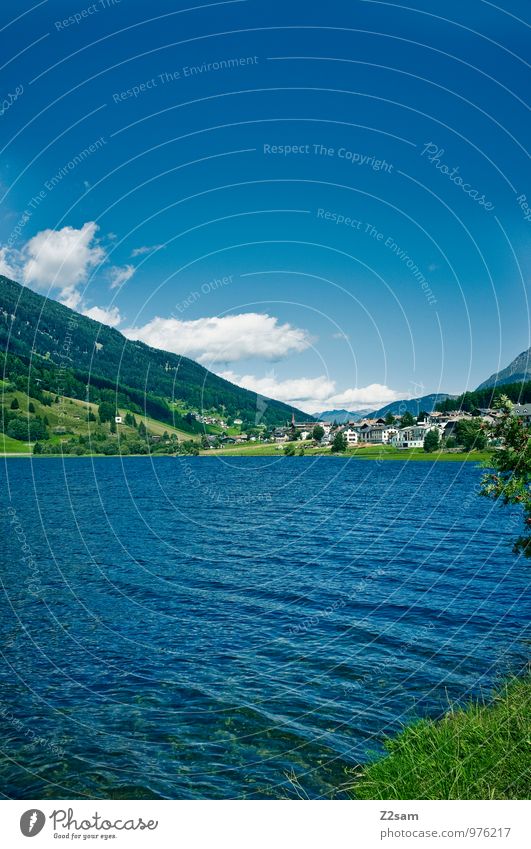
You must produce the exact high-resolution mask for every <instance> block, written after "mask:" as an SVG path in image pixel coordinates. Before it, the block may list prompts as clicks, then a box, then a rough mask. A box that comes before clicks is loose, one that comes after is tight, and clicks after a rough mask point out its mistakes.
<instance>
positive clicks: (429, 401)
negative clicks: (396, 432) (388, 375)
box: [314, 392, 457, 424]
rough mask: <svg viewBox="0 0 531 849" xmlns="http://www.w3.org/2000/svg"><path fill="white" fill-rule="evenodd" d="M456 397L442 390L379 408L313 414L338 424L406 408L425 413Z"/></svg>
mask: <svg viewBox="0 0 531 849" xmlns="http://www.w3.org/2000/svg"><path fill="white" fill-rule="evenodd" d="M456 397H457V396H456V395H447V394H446V393H444V392H439V393H434V394H432V395H423V396H422V397H421V398H409V399H403V400H401V401H393V402H392V403H391V404H386V405H385V407H380V409H379V410H369V409H364V410H356V411H355V412H349V410H325V412H323V413H314V416H315V418H316V419H319V421H321V422H337V423H338V424H344V423H345V422H355V421H359V420H360V419H364V418H366V417H369V418H372V419H379V418H384V417H385V416H386V415H387V413H393V415H395V416H399V415H401V414H402V413H405V412H406V410H407V412H409V413H411V415H413V416H418V414H419V413H420V412H421V411H422V410H424V412H426V413H431V412H432V411H433V410H434V409H435V405H436V404H438V403H439V401H445V400H446V398H456Z"/></svg>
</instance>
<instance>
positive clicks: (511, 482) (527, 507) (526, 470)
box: [480, 395, 531, 557]
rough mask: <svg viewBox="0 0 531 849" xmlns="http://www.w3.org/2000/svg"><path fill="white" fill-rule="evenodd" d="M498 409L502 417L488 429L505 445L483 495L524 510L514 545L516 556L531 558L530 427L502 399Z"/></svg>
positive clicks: (483, 483) (493, 458)
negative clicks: (521, 528)
mask: <svg viewBox="0 0 531 849" xmlns="http://www.w3.org/2000/svg"><path fill="white" fill-rule="evenodd" d="M496 406H497V407H498V409H500V411H501V413H502V415H501V417H500V418H499V419H498V420H497V421H496V422H494V424H492V425H489V426H488V430H487V432H488V435H489V436H490V437H491V438H493V439H496V440H501V441H502V445H503V447H502V448H498V449H496V450H495V451H493V452H492V456H491V460H490V462H489V465H490V466H493V467H494V472H489V473H487V474H485V475H484V476H483V478H482V481H481V491H480V494H481V495H483V496H485V497H487V498H493V499H494V500H500V501H501V502H502V503H503V504H516V505H518V506H520V507H522V508H523V518H524V526H525V532H524V533H523V534H522V535H521V536H519V537H518V538H517V540H516V542H515V544H514V551H515V552H517V553H518V552H522V553H523V554H525V555H526V557H531V430H530V428H529V425H528V424H525V423H524V422H523V421H522V419H520V418H518V416H515V415H514V413H513V404H512V402H511V401H510V400H509V398H508V397H507V396H506V395H502V397H501V398H500V400H499V402H497V404H496Z"/></svg>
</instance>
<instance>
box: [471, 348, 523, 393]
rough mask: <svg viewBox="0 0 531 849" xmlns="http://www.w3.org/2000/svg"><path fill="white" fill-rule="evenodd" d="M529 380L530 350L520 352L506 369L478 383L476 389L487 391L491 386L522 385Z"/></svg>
mask: <svg viewBox="0 0 531 849" xmlns="http://www.w3.org/2000/svg"><path fill="white" fill-rule="evenodd" d="M527 380H531V348H528V349H527V351H522V353H521V354H518V356H517V357H515V358H514V360H513V361H512V363H509V365H508V366H507V368H504V369H502V370H501V371H497V372H495V373H494V374H491V376H490V377H489V378H487V380H485V381H484V382H483V383H480V384H479V386H478V387H477V388H478V389H489V388H490V387H491V386H500V385H503V384H505V383H523V382H525V381H527Z"/></svg>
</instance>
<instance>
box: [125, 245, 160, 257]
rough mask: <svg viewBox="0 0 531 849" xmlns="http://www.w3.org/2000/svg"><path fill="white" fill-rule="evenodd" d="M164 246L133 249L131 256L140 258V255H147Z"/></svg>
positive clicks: (144, 246)
mask: <svg viewBox="0 0 531 849" xmlns="http://www.w3.org/2000/svg"><path fill="white" fill-rule="evenodd" d="M163 247H164V245H141V247H139V248H133V250H132V251H131V256H132V257H135V256H142V254H149V253H151V252H152V251H158V249H159V248H163Z"/></svg>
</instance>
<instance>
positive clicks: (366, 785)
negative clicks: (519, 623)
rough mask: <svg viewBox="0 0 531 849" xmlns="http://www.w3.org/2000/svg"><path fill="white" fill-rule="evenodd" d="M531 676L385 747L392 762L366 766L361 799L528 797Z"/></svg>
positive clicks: (358, 790) (357, 788) (358, 791)
mask: <svg viewBox="0 0 531 849" xmlns="http://www.w3.org/2000/svg"><path fill="white" fill-rule="evenodd" d="M530 709H531V676H530V677H526V678H524V679H519V680H518V679H516V680H514V681H512V682H510V683H509V684H507V685H505V687H504V688H503V690H502V691H501V692H499V693H498V694H497V695H496V696H495V698H494V700H493V701H492V703H490V704H484V703H472V704H470V705H469V706H468V707H466V708H464V709H459V710H450V711H449V712H448V713H447V714H446V715H445V716H444V717H443V718H442V719H440V720H435V721H432V720H422V721H420V722H417V723H416V724H415V725H412V726H410V727H408V728H406V729H405V730H404V731H402V733H401V734H399V735H398V736H397V737H395V738H393V739H389V740H387V741H386V743H385V746H386V749H387V750H388V752H389V754H388V755H387V757H384V758H383V759H381V760H379V761H376V762H375V763H373V764H370V765H369V766H367V767H365V769H364V772H363V773H362V775H361V777H360V778H359V779H358V781H357V783H356V784H355V785H354V786H353V788H352V791H353V796H354V798H355V799H528V798H529V797H530V795H531V762H530V758H529V754H530V748H531V747H530V744H531V738H530V733H531V728H530V724H531V712H530Z"/></svg>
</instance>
